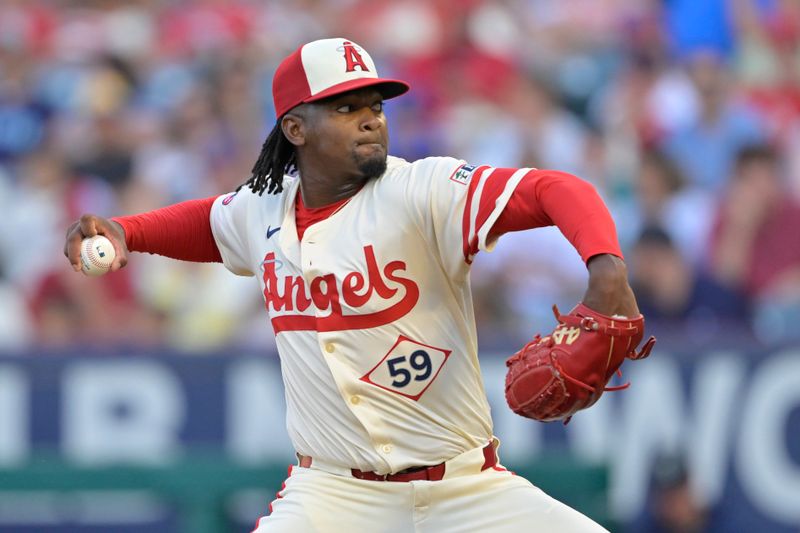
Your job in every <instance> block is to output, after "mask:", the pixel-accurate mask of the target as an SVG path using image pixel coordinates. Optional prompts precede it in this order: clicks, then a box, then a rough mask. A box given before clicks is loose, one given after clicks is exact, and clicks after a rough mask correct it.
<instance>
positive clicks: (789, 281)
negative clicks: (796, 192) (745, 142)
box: [711, 146, 800, 297]
mask: <svg viewBox="0 0 800 533" xmlns="http://www.w3.org/2000/svg"><path fill="white" fill-rule="evenodd" d="M784 185H785V184H784V178H783V175H782V173H781V168H780V163H779V160H778V154H777V153H776V152H775V151H774V150H773V149H772V148H769V147H766V146H752V147H748V148H745V149H743V150H742V151H741V152H739V155H738V157H737V161H736V170H735V173H734V175H733V177H732V180H731V182H730V184H729V185H728V187H727V188H726V190H725V194H724V196H723V198H722V201H721V203H720V205H719V209H718V212H717V221H716V226H715V228H714V238H713V242H712V249H711V250H712V253H711V264H712V268H713V272H714V274H715V275H716V277H717V279H719V280H720V281H721V282H723V283H725V284H727V285H728V286H730V287H737V288H741V289H743V290H745V291H746V292H747V293H748V294H749V295H751V296H752V297H776V296H778V295H785V294H786V293H787V291H788V292H790V293H793V294H796V293H798V292H800V290H799V289H800V233H798V231H797V228H798V227H800V204H799V203H798V202H797V201H796V200H795V199H794V198H792V197H791V196H789V195H787V194H786V189H785V186H784Z"/></svg>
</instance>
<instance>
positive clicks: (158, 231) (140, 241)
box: [112, 198, 222, 263]
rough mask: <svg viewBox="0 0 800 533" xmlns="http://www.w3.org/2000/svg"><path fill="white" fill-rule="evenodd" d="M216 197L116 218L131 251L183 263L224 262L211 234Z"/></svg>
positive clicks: (113, 219) (114, 220)
mask: <svg viewBox="0 0 800 533" xmlns="http://www.w3.org/2000/svg"><path fill="white" fill-rule="evenodd" d="M213 203H214V198H205V199H202V200H189V201H187V202H182V203H179V204H175V205H171V206H168V207H164V208H161V209H156V210H155V211H149V212H147V213H142V214H138V215H131V216H124V217H114V218H112V221H113V222H116V223H117V224H119V225H120V227H121V228H122V230H123V232H124V234H125V243H126V244H127V246H128V249H129V250H131V251H135V252H146V253H151V254H158V255H163V256H166V257H171V258H174V259H181V260H183V261H194V262H201V263H211V262H215V263H221V262H222V258H221V256H220V253H219V249H218V248H217V244H216V242H215V241H214V236H213V234H212V233H211V223H210V215H211V205H212V204H213Z"/></svg>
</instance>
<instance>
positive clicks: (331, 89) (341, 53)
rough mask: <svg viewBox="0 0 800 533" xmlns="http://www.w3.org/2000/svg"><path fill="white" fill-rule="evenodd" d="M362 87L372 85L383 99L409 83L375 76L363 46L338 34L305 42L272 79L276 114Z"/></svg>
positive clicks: (370, 59)
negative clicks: (335, 36) (330, 37)
mask: <svg viewBox="0 0 800 533" xmlns="http://www.w3.org/2000/svg"><path fill="white" fill-rule="evenodd" d="M363 87H375V88H376V89H377V90H378V91H380V93H381V94H382V95H383V97H384V98H387V99H388V98H394V97H395V96H400V95H401V94H403V93H404V92H406V91H407V90H408V89H409V85H408V84H407V83H406V82H404V81H400V80H391V79H385V78H379V77H378V71H377V70H376V69H375V63H374V62H373V61H372V58H371V57H370V55H369V54H368V53H367V51H366V50H364V49H363V48H362V47H360V46H359V45H357V44H356V43H354V42H353V41H350V40H348V39H344V38H341V37H337V38H334V39H320V40H318V41H312V42H310V43H307V44H304V45H303V46H301V47H300V48H298V49H297V50H295V51H294V52H293V53H292V54H291V55H289V56H288V57H287V58H286V59H284V60H283V61H281V64H280V65H278V70H277V71H275V76H274V77H273V79H272V98H273V100H274V102H275V113H276V114H277V116H278V117H282V116H283V115H284V113H286V112H287V111H289V110H290V109H292V108H293V107H295V106H298V105H300V104H304V103H307V102H314V101H316V100H321V99H323V98H327V97H329V96H334V95H337V94H341V93H344V92H347V91H352V90H354V89H361V88H363Z"/></svg>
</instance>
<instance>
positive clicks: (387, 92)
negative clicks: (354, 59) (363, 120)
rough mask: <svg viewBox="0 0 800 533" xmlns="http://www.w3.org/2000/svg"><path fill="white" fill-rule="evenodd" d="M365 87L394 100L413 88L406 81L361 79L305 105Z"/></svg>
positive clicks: (330, 91) (317, 97) (333, 89)
mask: <svg viewBox="0 0 800 533" xmlns="http://www.w3.org/2000/svg"><path fill="white" fill-rule="evenodd" d="M364 87H374V88H375V89H377V91H378V92H380V93H381V95H382V96H383V98H384V99H386V100H388V99H389V98H394V97H395V96H400V95H401V94H403V93H405V92H406V91H408V90H409V89H410V88H411V87H410V86H409V85H408V84H407V83H406V82H404V81H400V80H390V79H386V78H359V79H356V80H349V81H345V82H343V83H340V84H338V85H334V86H333V87H328V88H327V89H325V90H324V91H321V92H319V93H317V94H315V95H312V96H309V97H308V98H306V99H304V100H303V103H304V104H305V103H309V102H316V101H317V100H323V99H325V98H329V97H331V96H336V95H338V94H342V93H346V92H350V91H355V90H356V89H363V88H364Z"/></svg>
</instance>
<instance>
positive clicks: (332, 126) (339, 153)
mask: <svg viewBox="0 0 800 533" xmlns="http://www.w3.org/2000/svg"><path fill="white" fill-rule="evenodd" d="M295 112H297V114H298V115H299V116H300V118H301V124H300V127H299V129H298V132H297V140H296V141H295V140H292V138H291V137H289V135H287V137H289V139H290V141H292V142H294V143H295V145H296V146H297V153H298V162H299V163H300V165H301V171H302V170H303V169H302V167H306V168H310V169H315V170H316V171H323V172H325V173H329V174H330V175H331V176H336V177H342V178H346V179H348V180H353V179H355V180H361V181H366V180H368V179H372V178H375V177H378V176H380V175H381V174H383V172H384V171H385V170H386V156H387V150H388V146H389V134H388V130H387V127H386V117H385V115H384V114H383V97H382V96H381V94H380V93H379V92H378V91H376V90H375V89H371V88H366V89H359V90H356V91H351V92H347V93H344V94H341V95H338V96H334V97H331V98H328V99H325V100H321V101H319V102H314V103H310V104H305V105H302V106H299V107H298V108H296V109H295V110H292V112H290V114H294V113H295ZM284 133H286V128H285V127H284ZM297 141H299V144H298V142H297Z"/></svg>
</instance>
